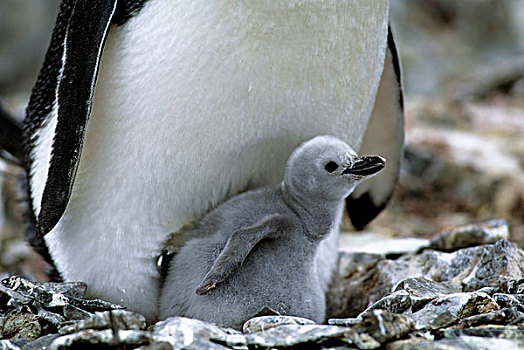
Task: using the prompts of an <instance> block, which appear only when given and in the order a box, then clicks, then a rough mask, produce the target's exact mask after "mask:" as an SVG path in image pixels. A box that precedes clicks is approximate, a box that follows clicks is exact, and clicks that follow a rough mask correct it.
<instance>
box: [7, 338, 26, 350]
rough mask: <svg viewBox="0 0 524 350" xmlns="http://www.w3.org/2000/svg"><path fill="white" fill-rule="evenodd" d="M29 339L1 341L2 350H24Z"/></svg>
mask: <svg viewBox="0 0 524 350" xmlns="http://www.w3.org/2000/svg"><path fill="white" fill-rule="evenodd" d="M27 342H28V340H27V339H12V340H5V339H4V340H0V350H22V346H24V344H26V343H27Z"/></svg>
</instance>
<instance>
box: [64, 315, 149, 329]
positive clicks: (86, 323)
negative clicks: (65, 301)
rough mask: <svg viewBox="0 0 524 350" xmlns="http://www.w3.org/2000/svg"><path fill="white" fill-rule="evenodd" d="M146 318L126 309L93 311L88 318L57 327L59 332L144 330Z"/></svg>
mask: <svg viewBox="0 0 524 350" xmlns="http://www.w3.org/2000/svg"><path fill="white" fill-rule="evenodd" d="M145 328H146V319H145V317H144V316H142V315H141V314H139V313H136V312H132V311H127V310H112V311H104V312H95V314H94V315H92V316H90V317H89V318H86V319H83V320H79V321H76V322H71V323H70V324H67V325H64V326H63V327H62V328H60V329H59V333H60V334H69V333H74V332H78V331H81V330H84V329H118V330H123V329H131V330H144V329H145Z"/></svg>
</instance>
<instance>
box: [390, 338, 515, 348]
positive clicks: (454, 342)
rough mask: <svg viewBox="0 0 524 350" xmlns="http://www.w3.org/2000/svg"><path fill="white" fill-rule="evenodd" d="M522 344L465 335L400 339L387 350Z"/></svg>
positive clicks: (507, 340)
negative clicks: (448, 337) (430, 338)
mask: <svg viewBox="0 0 524 350" xmlns="http://www.w3.org/2000/svg"><path fill="white" fill-rule="evenodd" d="M522 346H523V343H522V342H520V341H518V340H510V339H497V338H483V337H472V336H463V337H460V338H453V339H447V338H446V339H441V340H436V341H432V340H425V339H409V340H400V341H396V342H394V343H390V344H388V345H386V350H464V349H475V350H493V349H501V350H502V349H508V350H509V349H520V348H521V347H522Z"/></svg>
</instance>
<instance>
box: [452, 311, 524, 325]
mask: <svg viewBox="0 0 524 350" xmlns="http://www.w3.org/2000/svg"><path fill="white" fill-rule="evenodd" d="M523 316H524V313H522V312H519V311H518V309H517V308H516V307H512V308H506V309H502V310H496V311H492V312H488V313H485V314H481V315H475V316H470V317H466V318H464V319H462V320H460V323H459V327H462V328H465V327H474V326H478V325H484V324H502V325H506V324H509V323H511V322H512V321H514V320H517V319H521V318H522V317H523Z"/></svg>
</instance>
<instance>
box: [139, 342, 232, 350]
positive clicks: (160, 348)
mask: <svg viewBox="0 0 524 350" xmlns="http://www.w3.org/2000/svg"><path fill="white" fill-rule="evenodd" d="M172 349H173V347H172V346H171V344H169V343H167V342H152V343H151V344H148V345H143V346H140V347H138V348H137V350H172ZM226 349H229V348H226Z"/></svg>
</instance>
